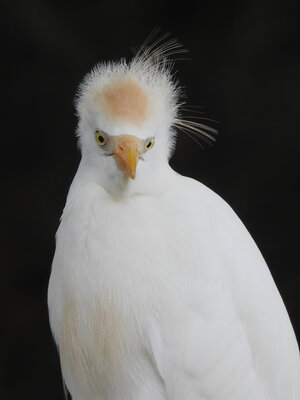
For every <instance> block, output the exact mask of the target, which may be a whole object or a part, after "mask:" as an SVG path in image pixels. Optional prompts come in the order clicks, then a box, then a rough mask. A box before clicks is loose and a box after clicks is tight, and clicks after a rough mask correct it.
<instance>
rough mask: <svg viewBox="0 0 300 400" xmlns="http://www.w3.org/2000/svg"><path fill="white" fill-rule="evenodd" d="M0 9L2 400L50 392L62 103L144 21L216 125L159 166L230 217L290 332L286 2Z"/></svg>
mask: <svg viewBox="0 0 300 400" xmlns="http://www.w3.org/2000/svg"><path fill="white" fill-rule="evenodd" d="M2 4H3V6H4V7H3V10H2V12H1V17H0V18H1V39H2V46H1V69H2V74H1V76H2V78H3V82H2V84H1V98H2V104H1V111H2V117H1V128H2V133H1V142H0V143H1V173H2V174H3V177H2V179H1V187H2V195H1V200H2V201H3V205H2V216H3V218H2V224H1V228H2V239H1V261H2V262H1V283H0V291H1V307H2V312H1V315H2V318H1V319H2V323H3V325H2V327H1V333H2V334H3V335H4V336H3V339H2V340H1V343H2V350H1V361H2V363H1V365H2V367H3V373H2V374H1V376H2V377H4V384H1V389H0V390H1V392H0V395H1V398H3V399H4V398H5V399H6V398H11V399H20V398H22V399H41V398H42V399H44V400H46V399H56V400H59V399H62V398H63V391H62V385H61V380H60V371H59V362H58V357H57V354H56V349H55V346H54V343H53V341H52V338H51V334H50V329H49V325H48V315H47V304H46V293H47V284H48V279H49V274H50V266H51V260H52V257H53V253H54V235H55V231H56V229H57V226H58V221H59V217H60V214H61V212H62V209H63V206H64V202H65V198H66V194H67V191H68V187H69V185H70V183H71V180H72V178H73V176H74V174H75V171H76V168H77V165H78V162H79V160H80V154H79V151H78V150H77V147H76V142H75V137H74V135H73V133H74V130H75V127H76V118H75V116H74V108H73V98H74V94H75V90H76V87H77V85H78V84H79V82H80V81H81V79H82V78H83V76H84V74H85V73H86V72H88V71H89V70H90V69H91V67H92V66H93V65H94V64H95V63H96V62H98V61H101V60H111V59H112V60H114V59H118V58H120V57H126V58H130V57H131V54H132V53H131V50H130V48H131V46H138V45H140V44H141V43H142V42H143V40H144V39H145V38H146V36H147V35H148V34H149V33H150V32H151V31H152V29H153V28H154V27H155V26H160V27H162V33H164V32H167V31H170V32H171V33H172V34H173V35H174V36H175V37H177V38H178V39H179V41H180V42H182V43H183V44H184V46H185V47H186V48H187V49H189V50H190V54H189V57H191V60H190V61H179V62H178V63H177V65H176V68H175V69H176V70H177V73H176V76H177V78H178V79H179V80H180V81H181V83H182V85H183V86H184V87H185V88H186V93H187V96H188V103H189V104H194V105H202V106H204V109H205V111H206V114H207V116H208V117H211V118H214V119H216V120H218V121H219V124H218V126H217V128H218V130H219V132H220V133H219V135H218V140H217V142H216V144H215V145H214V146H213V147H209V146H206V149H205V150H202V149H201V148H200V147H199V146H197V145H196V144H195V143H194V142H193V141H192V140H191V139H189V138H188V137H186V136H184V135H183V134H180V135H179V137H178V144H177V151H176V153H175V155H174V156H173V158H172V160H171V165H172V166H173V168H174V169H176V170H177V171H178V172H180V173H181V174H183V175H189V176H192V177H195V178H196V179H198V180H200V181H201V182H203V183H204V184H206V185H207V186H209V187H210V188H211V189H213V190H214V191H215V192H217V193H218V194H220V195H221V196H222V197H223V198H224V199H225V200H226V201H227V202H228V203H229V204H230V205H231V206H232V207H233V209H234V210H235V211H236V212H237V214H238V215H239V217H240V218H241V219H242V221H243V222H244V223H245V225H246V226H247V228H248V229H249V231H250V233H251V234H252V236H253V237H254V239H255V241H256V242H257V244H258V246H259V248H260V249H261V251H262V253H263V255H264V257H265V259H266V261H267V263H268V265H269V267H270V270H271V272H272V274H273V276H274V279H275V281H276V283H277V285H278V287H279V290H280V292H281V295H282V297H283V299H284V301H285V303H286V306H287V309H288V311H289V314H290V316H291V319H292V322H293V325H294V328H295V331H296V334H297V336H298V338H299V337H300V315H299V311H300V302H299V292H298V288H299V277H300V273H299V268H298V254H299V251H298V249H299V244H298V240H299V235H298V232H297V231H298V229H297V228H298V225H299V214H298V204H299V203H298V198H297V195H296V194H297V186H298V178H299V173H298V162H297V161H298V159H297V156H298V150H299V143H300V139H299V135H300V129H299V128H300V122H299V121H300V120H299V100H298V97H299V89H300V77H299V66H300V60H299V50H300V49H299V28H298V27H297V23H298V19H299V13H298V11H297V7H296V5H297V1H294V2H293V1H282V2H280V1H268V0H262V1H258V0H252V1H250V0H249V1H237V2H231V1H222V0H219V1H198V2H189V1H184V2H181V3H180V4H178V5H177V6H176V5H175V4H174V3H173V2H170V1H165V2H163V1H160V2H157V1H153V0H152V1H150V2H142V1H127V2H119V3H118V2H115V1H87V2H81V3H77V2H74V1H64V2H62V1H59V0H55V1H50V0H48V1H46V0H40V1H39V0H28V1H22V0H19V1H8V0H6V1H4V2H2ZM254 295H255V294H254ZM2 395H3V396H2Z"/></svg>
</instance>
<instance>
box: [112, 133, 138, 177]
mask: <svg viewBox="0 0 300 400" xmlns="http://www.w3.org/2000/svg"><path fill="white" fill-rule="evenodd" d="M113 141H114V143H113V149H112V156H113V158H114V159H115V160H116V162H117V165H118V167H119V168H120V170H121V171H123V172H125V173H126V174H127V175H128V176H129V177H130V178H131V179H134V178H135V173H136V166H137V163H138V161H139V159H140V156H141V148H142V140H140V139H139V138H137V137H136V136H131V135H121V136H116V137H114V140H113Z"/></svg>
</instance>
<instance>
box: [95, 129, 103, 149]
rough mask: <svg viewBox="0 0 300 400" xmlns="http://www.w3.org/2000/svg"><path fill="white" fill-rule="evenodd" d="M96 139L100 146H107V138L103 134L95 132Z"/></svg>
mask: <svg viewBox="0 0 300 400" xmlns="http://www.w3.org/2000/svg"><path fill="white" fill-rule="evenodd" d="M95 138H96V142H97V143H98V144H99V146H102V147H103V146H105V145H106V140H105V137H104V135H103V133H101V132H100V131H98V130H97V131H96V132H95Z"/></svg>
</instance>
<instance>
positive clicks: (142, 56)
mask: <svg viewBox="0 0 300 400" xmlns="http://www.w3.org/2000/svg"><path fill="white" fill-rule="evenodd" d="M165 38H166V36H162V37H161V38H159V39H158V40H156V42H155V43H154V44H153V45H147V46H146V44H144V45H142V47H141V48H140V49H139V51H138V52H137V53H136V55H135V56H134V57H133V59H132V60H131V61H129V62H126V61H125V60H121V61H119V62H109V63H100V64H98V65H97V66H96V67H95V68H94V69H93V70H92V71H91V72H90V73H89V74H88V75H87V76H86V77H85V78H84V80H83V82H82V84H81V85H80V87H79V90H78V95H77V100H76V109H77V115H78V118H79V124H78V129H77V134H78V137H79V144H80V148H81V152H82V159H83V162H84V163H85V165H87V164H88V165H89V168H90V170H91V169H92V170H93V172H94V176H95V179H97V180H98V181H99V182H100V183H101V184H102V186H104V187H105V188H106V189H107V190H108V191H111V190H110V189H111V188H112V186H118V185H119V186H122V187H126V185H128V184H133V181H134V184H135V185H138V182H141V181H144V182H145V180H147V179H149V178H150V177H151V179H152V180H153V179H154V178H155V177H156V176H157V173H160V171H162V166H163V165H168V160H169V157H170V154H171V151H172V149H173V148H174V142H175V140H174V137H175V129H174V127H175V126H177V127H179V128H182V129H183V130H187V129H189V128H190V130H192V131H194V132H195V131H196V130H197V128H196V127H195V125H193V126H192V127H191V126H189V121H185V120H183V119H180V118H179V116H178V114H179V108H180V102H179V97H180V89H179V86H178V84H177V82H176V81H174V79H173V77H172V74H171V70H172V66H173V61H170V59H169V58H168V57H169V55H172V54H175V53H178V52H182V51H183V50H182V48H181V45H180V44H178V42H177V41H176V39H171V40H168V41H167V42H166V41H165ZM96 177H97V178H96ZM137 181H138V182H137Z"/></svg>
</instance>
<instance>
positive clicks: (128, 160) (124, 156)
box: [95, 129, 155, 179]
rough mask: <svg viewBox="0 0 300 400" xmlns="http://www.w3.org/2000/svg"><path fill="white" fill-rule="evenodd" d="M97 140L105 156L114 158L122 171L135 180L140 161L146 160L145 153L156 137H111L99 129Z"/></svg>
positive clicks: (96, 135) (150, 147)
mask: <svg viewBox="0 0 300 400" xmlns="http://www.w3.org/2000/svg"><path fill="white" fill-rule="evenodd" d="M95 140H96V142H97V144H98V145H99V147H100V148H101V149H102V151H103V152H104V153H103V154H104V155H105V156H110V157H113V158H114V160H115V162H116V166H117V167H118V168H119V169H120V171H122V172H123V173H124V174H125V176H128V177H129V178H131V179H135V174H136V167H137V163H138V161H139V160H144V158H143V155H144V153H145V152H147V151H149V150H150V149H152V147H153V146H154V143H155V138H154V137H149V138H147V139H146V140H144V139H140V138H138V137H137V136H133V135H118V136H111V135H108V134H106V133H104V132H101V131H100V130H99V129H97V130H96V131H95Z"/></svg>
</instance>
